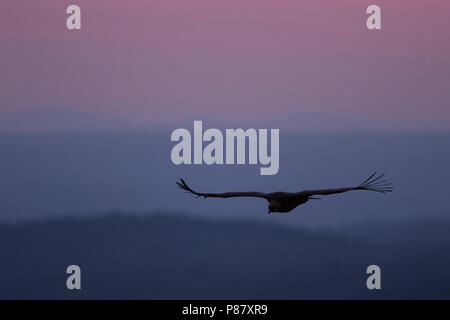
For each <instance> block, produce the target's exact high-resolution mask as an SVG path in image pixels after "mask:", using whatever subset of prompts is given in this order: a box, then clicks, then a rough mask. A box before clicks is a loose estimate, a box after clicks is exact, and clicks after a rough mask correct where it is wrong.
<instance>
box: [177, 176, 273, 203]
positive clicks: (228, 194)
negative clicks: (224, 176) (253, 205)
mask: <svg viewBox="0 0 450 320" xmlns="http://www.w3.org/2000/svg"><path fill="white" fill-rule="evenodd" d="M177 185H178V187H179V188H180V189H182V190H184V191H186V192H189V193H192V194H194V195H196V196H197V197H203V198H205V199H206V198H233V197H256V198H264V199H267V194H266V193H263V192H257V191H249V192H225V193H203V192H197V191H194V190H192V189H191V187H189V186H188V185H187V184H186V182H185V181H184V180H183V179H180V181H179V182H177Z"/></svg>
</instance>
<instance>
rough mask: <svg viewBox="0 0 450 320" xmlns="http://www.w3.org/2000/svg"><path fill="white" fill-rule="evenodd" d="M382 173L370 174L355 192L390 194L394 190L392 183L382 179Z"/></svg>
mask: <svg viewBox="0 0 450 320" xmlns="http://www.w3.org/2000/svg"><path fill="white" fill-rule="evenodd" d="M383 177H384V173H382V174H378V173H377V172H374V173H372V175H371V176H370V177H369V178H367V179H366V180H365V181H363V182H362V183H361V184H360V185H359V186H357V187H356V188H355V190H369V191H375V192H381V193H386V192H392V190H393V189H394V188H393V187H392V183H391V182H390V181H389V180H388V179H382V178H383Z"/></svg>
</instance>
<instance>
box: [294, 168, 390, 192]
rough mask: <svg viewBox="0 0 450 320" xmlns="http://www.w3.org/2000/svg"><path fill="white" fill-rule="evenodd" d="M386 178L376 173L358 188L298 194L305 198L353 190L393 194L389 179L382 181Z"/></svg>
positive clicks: (321, 190) (319, 190)
mask: <svg viewBox="0 0 450 320" xmlns="http://www.w3.org/2000/svg"><path fill="white" fill-rule="evenodd" d="M383 177H384V173H383V174H377V173H376V172H374V173H373V174H372V175H371V176H370V177H369V178H367V179H366V180H365V181H364V182H362V183H361V184H360V185H358V186H356V187H349V188H336V189H318V190H305V191H302V192H299V193H298V194H299V195H300V194H301V195H303V196H305V195H306V196H308V197H311V196H314V195H324V196H325V195H329V194H335V193H342V192H347V191H352V190H368V191H375V192H380V193H386V192H392V190H393V187H392V183H391V182H389V180H387V179H382V178H383Z"/></svg>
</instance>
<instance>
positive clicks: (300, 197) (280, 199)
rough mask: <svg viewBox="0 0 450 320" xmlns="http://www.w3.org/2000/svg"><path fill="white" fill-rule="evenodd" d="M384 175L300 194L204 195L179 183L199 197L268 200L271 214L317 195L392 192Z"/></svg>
mask: <svg viewBox="0 0 450 320" xmlns="http://www.w3.org/2000/svg"><path fill="white" fill-rule="evenodd" d="M383 177H384V173H383V174H377V172H374V173H373V174H371V175H370V177H369V178H367V179H366V180H364V181H363V182H362V183H361V184H359V185H358V186H356V187H345V188H335V189H317V190H304V191H300V192H271V193H264V192H257V191H249V192H225V193H203V192H197V191H194V190H192V189H191V188H190V187H189V186H188V185H187V184H186V182H185V181H184V180H183V179H180V181H179V182H177V185H178V187H179V188H181V189H183V190H184V191H187V192H189V193H192V194H194V195H196V196H197V198H198V197H203V198H205V199H206V198H233V197H256V198H264V199H266V200H267V201H268V202H269V204H268V213H271V212H290V211H292V210H293V209H295V208H296V207H298V206H299V205H301V204H304V203H306V202H308V201H309V200H310V199H315V200H317V199H321V198H316V197H314V196H316V195H322V196H326V195H330V194H335V193H343V192H347V191H353V190H368V191H375V192H380V193H386V192H392V190H393V187H392V183H391V182H389V180H387V179H383Z"/></svg>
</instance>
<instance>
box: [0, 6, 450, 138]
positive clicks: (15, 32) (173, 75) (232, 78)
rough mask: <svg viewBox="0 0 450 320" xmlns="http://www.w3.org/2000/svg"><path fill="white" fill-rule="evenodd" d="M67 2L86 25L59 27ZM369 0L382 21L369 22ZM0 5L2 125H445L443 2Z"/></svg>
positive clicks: (446, 11) (449, 94) (448, 47)
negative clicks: (371, 25) (377, 27)
mask: <svg viewBox="0 0 450 320" xmlns="http://www.w3.org/2000/svg"><path fill="white" fill-rule="evenodd" d="M70 4H78V5H80V6H81V9H82V30H81V31H69V30H67V29H66V28H65V19H66V17H67V15H66V14H65V9H66V7H67V6H68V5H70ZM368 4H378V5H379V6H380V7H381V9H382V28H383V29H382V30H381V31H369V30H367V29H366V27H365V19H366V17H367V15H366V13H365V9H366V8H367V6H368ZM0 12H1V19H0V48H1V50H0V57H1V59H0V70H1V72H0V82H1V92H0V131H35V130H38V131H42V130H51V131H53V130H56V131H59V130H72V129H74V130H93V129H132V128H138V129H152V128H156V127H161V126H165V127H167V126H169V127H171V126H176V125H183V126H186V127H187V126H192V121H193V120H194V119H199V120H210V121H211V123H212V124H213V123H221V124H223V125H224V126H227V127H236V126H239V125H248V126H253V127H255V126H260V125H261V126H262V125H265V126H266V127H286V128H292V129H294V128H295V129H297V130H325V129H333V130H334V129H337V130H353V129H365V128H367V129H370V130H381V131H385V130H413V131H414V130H430V131H447V130H448V128H449V127H450V41H449V40H450V2H449V1H448V0H445V1H444V0H442V1H437V0H428V1H425V0H423V1H417V0H414V1H400V0H389V1H370V2H369V1H357V0H341V1H335V0H323V1H318V0H307V1H303V0H302V1H300V0H297V1H294V0H226V1H225V0H189V1H181V0H171V1H167V0H151V1H149V0H145V1H144V0H142V1H137V0H128V1H123V0H121V1H120V0H119V1H115V0H96V1H92V0H89V1H87V0H84V1H83V0H78V1H75V0H73V1H63V0H52V1H48V0H41V1H25V0H2V1H1V3H0ZM206 125H207V126H208V123H206Z"/></svg>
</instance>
